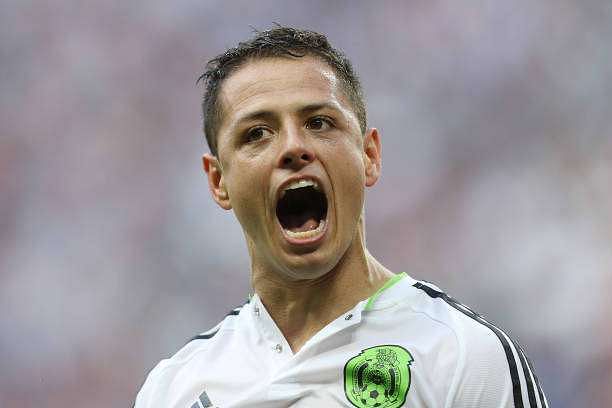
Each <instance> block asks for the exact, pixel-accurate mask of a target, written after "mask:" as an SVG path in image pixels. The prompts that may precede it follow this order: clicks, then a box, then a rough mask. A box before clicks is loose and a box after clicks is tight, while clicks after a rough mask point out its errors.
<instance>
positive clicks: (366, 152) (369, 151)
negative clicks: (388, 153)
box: [363, 128, 382, 187]
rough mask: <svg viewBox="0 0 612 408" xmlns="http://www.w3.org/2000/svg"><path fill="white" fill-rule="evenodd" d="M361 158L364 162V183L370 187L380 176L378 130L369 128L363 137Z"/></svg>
mask: <svg viewBox="0 0 612 408" xmlns="http://www.w3.org/2000/svg"><path fill="white" fill-rule="evenodd" d="M363 158H364V163H365V176H366V179H365V185H366V186H367V187H372V186H373V185H374V184H376V182H377V181H378V178H379V177H380V169H381V165H382V162H381V149H380V135H379V133H378V130H377V129H375V128H370V129H368V131H367V132H366V134H365V137H364V139H363Z"/></svg>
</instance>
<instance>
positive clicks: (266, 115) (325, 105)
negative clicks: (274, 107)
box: [234, 102, 342, 126]
mask: <svg viewBox="0 0 612 408" xmlns="http://www.w3.org/2000/svg"><path fill="white" fill-rule="evenodd" d="M322 109H332V110H335V111H338V112H342V110H341V109H340V108H339V107H338V106H337V105H336V104H334V103H331V102H318V103H311V104H308V105H305V106H302V107H301V108H299V109H298V111H297V112H298V114H300V115H303V114H306V113H311V112H316V111H318V110H322ZM275 116H276V113H274V112H272V111H270V110H266V109H262V110H257V111H254V112H251V113H248V114H246V115H244V116H240V117H238V119H236V120H235V121H234V126H237V125H239V124H240V123H243V122H248V121H251V120H257V119H271V118H274V117H275Z"/></svg>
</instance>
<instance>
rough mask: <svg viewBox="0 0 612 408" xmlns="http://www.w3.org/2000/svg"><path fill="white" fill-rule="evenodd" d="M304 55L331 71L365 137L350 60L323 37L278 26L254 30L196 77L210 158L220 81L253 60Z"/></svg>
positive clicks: (360, 95)
mask: <svg viewBox="0 0 612 408" xmlns="http://www.w3.org/2000/svg"><path fill="white" fill-rule="evenodd" d="M307 55H308V56H314V57H318V58H320V59H321V60H323V61H324V62H326V63H327V64H329V66H330V67H331V68H332V69H333V70H334V72H335V74H336V76H337V77H338V79H339V80H340V82H341V84H342V88H343V90H344V92H345V94H346V96H347V97H348V98H349V101H350V103H351V104H352V105H353V109H354V111H355V114H356V116H357V119H358V121H359V127H360V128H361V133H362V134H365V132H366V128H367V122H366V109H365V103H364V101H363V91H362V89H361V84H360V82H359V78H358V77H357V74H356V73H355V71H354V70H353V65H352V64H351V62H350V61H349V59H348V58H347V57H346V56H345V55H344V53H342V52H341V51H340V50H338V49H336V48H334V47H332V46H331V44H330V43H329V41H328V40H327V37H325V36H324V35H323V34H319V33H317V32H314V31H309V30H300V29H296V28H292V27H283V26H280V25H278V26H277V27H275V28H273V29H270V30H266V31H257V30H255V36H254V37H253V38H252V39H250V40H249V41H246V42H241V43H239V44H238V46H237V47H234V48H230V49H229V50H227V51H225V52H224V53H223V54H221V55H218V56H216V57H215V58H213V59H211V60H210V61H208V63H207V64H206V67H205V71H204V73H203V74H202V75H200V77H199V78H198V80H197V83H199V82H200V81H202V82H203V83H204V86H205V90H204V98H203V100H202V113H203V120H204V134H205V135H206V141H207V142H208V147H209V148H210V151H211V153H212V154H213V155H215V156H216V155H217V131H218V129H219V124H220V121H221V115H222V111H221V109H222V106H221V104H220V102H219V91H220V89H221V85H222V84H223V81H224V80H225V79H226V78H227V77H228V76H229V75H230V74H231V73H233V72H235V71H236V70H237V69H238V68H240V67H242V66H243V65H244V64H246V63H247V62H249V61H252V60H257V59H263V58H270V57H287V58H292V57H293V58H301V57H304V56H307Z"/></svg>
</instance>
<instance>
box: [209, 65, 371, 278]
mask: <svg viewBox="0 0 612 408" xmlns="http://www.w3.org/2000/svg"><path fill="white" fill-rule="evenodd" d="M219 98H220V102H221V104H222V119H221V123H220V126H219V130H218V133H217V135H218V136H217V146H218V156H217V158H214V157H212V156H210V155H205V156H204V167H205V169H206V172H207V173H208V179H209V186H210V189H211V192H212V194H213V198H214V199H215V201H217V203H218V204H219V205H220V206H221V207H223V208H225V209H230V208H233V209H234V212H235V214H236V217H237V218H238V221H239V222H240V224H241V225H242V228H243V230H244V233H245V236H246V238H247V244H248V246H249V250H250V253H251V258H252V263H253V268H254V269H258V268H263V269H264V270H267V271H274V272H276V273H279V274H280V275H281V276H282V277H285V278H289V279H292V280H297V279H312V278H317V277H320V276H322V275H324V274H325V273H327V272H328V271H330V270H331V269H332V268H333V267H334V266H336V264H337V263H338V262H339V260H340V259H341V258H342V256H343V255H344V254H345V253H346V252H347V250H348V249H349V247H350V246H351V244H353V243H354V240H355V238H356V236H357V233H358V223H359V219H360V215H361V212H362V208H363V200H364V187H365V186H366V185H368V186H369V185H373V184H374V183H375V182H376V180H377V179H378V174H379V169H380V155H379V152H380V145H379V139H378V133H377V132H376V130H375V129H371V130H369V131H368V132H367V134H366V135H365V138H364V136H362V134H361V131H360V127H359V122H358V120H357V117H356V115H355V113H354V112H353V109H352V107H351V105H350V103H349V101H348V98H347V97H346V96H345V94H344V92H343V91H342V88H341V85H340V83H339V81H338V79H337V78H336V75H335V74H334V72H333V70H332V69H331V68H330V67H329V66H328V65H327V64H325V63H324V62H322V61H320V60H319V59H316V58H312V57H304V58H296V59H293V58H292V59H289V58H267V59H262V60H255V61H252V62H249V63H247V64H246V65H245V66H244V67H242V68H240V69H238V70H237V71H236V72H235V73H233V74H232V75H231V76H230V77H229V78H227V79H226V80H225V82H224V84H223V86H222V89H221V92H220V95H219Z"/></svg>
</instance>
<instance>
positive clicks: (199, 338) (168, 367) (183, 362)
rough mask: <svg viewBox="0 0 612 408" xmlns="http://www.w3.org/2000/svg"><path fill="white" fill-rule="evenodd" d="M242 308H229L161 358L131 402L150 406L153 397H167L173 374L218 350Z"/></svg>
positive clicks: (231, 332) (231, 329)
mask: <svg viewBox="0 0 612 408" xmlns="http://www.w3.org/2000/svg"><path fill="white" fill-rule="evenodd" d="M247 306H248V304H247ZM242 310H243V307H242V306H241V307H238V308H235V309H233V310H231V311H230V312H229V313H228V314H227V315H226V316H225V318H224V319H223V320H222V321H221V322H219V323H218V324H217V325H216V326H214V327H213V328H211V329H210V330H207V331H205V332H202V333H200V334H198V335H196V336H194V337H192V338H191V339H190V340H189V341H188V342H187V343H186V344H185V345H184V346H183V347H182V348H181V349H180V350H179V351H177V352H176V353H175V354H174V355H172V356H171V357H169V358H166V359H163V360H161V361H160V362H159V363H158V364H157V365H156V366H155V367H154V368H153V369H152V370H151V371H150V372H149V374H148V375H147V378H146V380H145V382H144V384H143V386H142V387H141V389H140V391H139V392H138V395H137V396H136V402H135V404H134V406H135V407H136V408H149V407H152V406H153V401H155V403H156V404H159V402H160V401H161V400H165V399H164V398H170V395H166V394H168V390H169V389H170V388H171V385H172V382H173V381H174V380H175V378H177V377H178V376H179V375H180V373H181V371H182V370H184V369H185V368H186V367H188V366H189V364H190V363H191V362H192V361H194V360H196V359H201V358H202V357H204V358H206V355H207V354H209V353H211V352H213V353H217V352H218V349H219V347H220V346H222V345H223V343H224V342H227V341H228V338H229V337H231V336H232V334H233V332H234V331H235V329H236V327H237V325H238V317H239V316H240V312H241V311H242ZM156 406H157V405H156Z"/></svg>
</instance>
